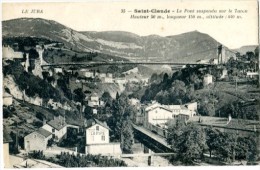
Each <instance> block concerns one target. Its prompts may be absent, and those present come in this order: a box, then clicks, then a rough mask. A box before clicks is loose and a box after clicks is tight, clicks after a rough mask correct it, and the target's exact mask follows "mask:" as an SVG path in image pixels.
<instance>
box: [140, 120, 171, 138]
mask: <svg viewBox="0 0 260 170" xmlns="http://www.w3.org/2000/svg"><path fill="white" fill-rule="evenodd" d="M144 126H145V128H147V129H148V130H150V131H152V132H153V133H156V134H157V135H160V136H162V137H164V138H167V137H168V132H167V130H166V129H164V128H161V127H159V126H155V125H153V124H151V123H145V125H144Z"/></svg>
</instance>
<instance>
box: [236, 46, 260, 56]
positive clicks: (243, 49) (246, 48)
mask: <svg viewBox="0 0 260 170" xmlns="http://www.w3.org/2000/svg"><path fill="white" fill-rule="evenodd" d="M256 47H257V45H247V46H242V47H240V48H237V49H235V51H237V52H239V53H240V54H242V55H243V54H246V52H248V51H252V52H254V51H255V49H256Z"/></svg>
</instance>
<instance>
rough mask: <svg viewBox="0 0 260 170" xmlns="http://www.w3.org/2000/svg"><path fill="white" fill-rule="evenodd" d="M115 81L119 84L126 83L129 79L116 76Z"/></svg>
mask: <svg viewBox="0 0 260 170" xmlns="http://www.w3.org/2000/svg"><path fill="white" fill-rule="evenodd" d="M114 81H115V83H117V84H126V82H127V80H126V79H125V78H116V79H115V80H114Z"/></svg>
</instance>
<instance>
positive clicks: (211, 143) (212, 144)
mask: <svg viewBox="0 0 260 170" xmlns="http://www.w3.org/2000/svg"><path fill="white" fill-rule="evenodd" d="M205 132H206V143H207V146H208V150H209V154H210V157H211V155H212V152H213V151H215V150H216V148H217V147H218V143H217V142H216V141H217V140H216V139H217V138H218V136H219V133H221V132H219V131H217V130H215V129H213V128H212V127H208V128H206V129H205Z"/></svg>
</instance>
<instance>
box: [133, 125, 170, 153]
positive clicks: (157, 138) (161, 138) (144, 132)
mask: <svg viewBox="0 0 260 170" xmlns="http://www.w3.org/2000/svg"><path fill="white" fill-rule="evenodd" d="M133 128H134V129H136V130H138V131H140V132H142V133H143V134H145V135H147V136H149V137H150V138H152V139H153V140H155V141H157V142H159V143H160V144H162V145H164V146H165V147H167V148H169V149H171V146H170V145H168V144H167V142H166V141H165V138H163V137H161V136H159V135H156V134H155V133H153V132H151V131H149V130H148V129H146V128H144V127H141V126H137V125H134V124H133Z"/></svg>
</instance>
